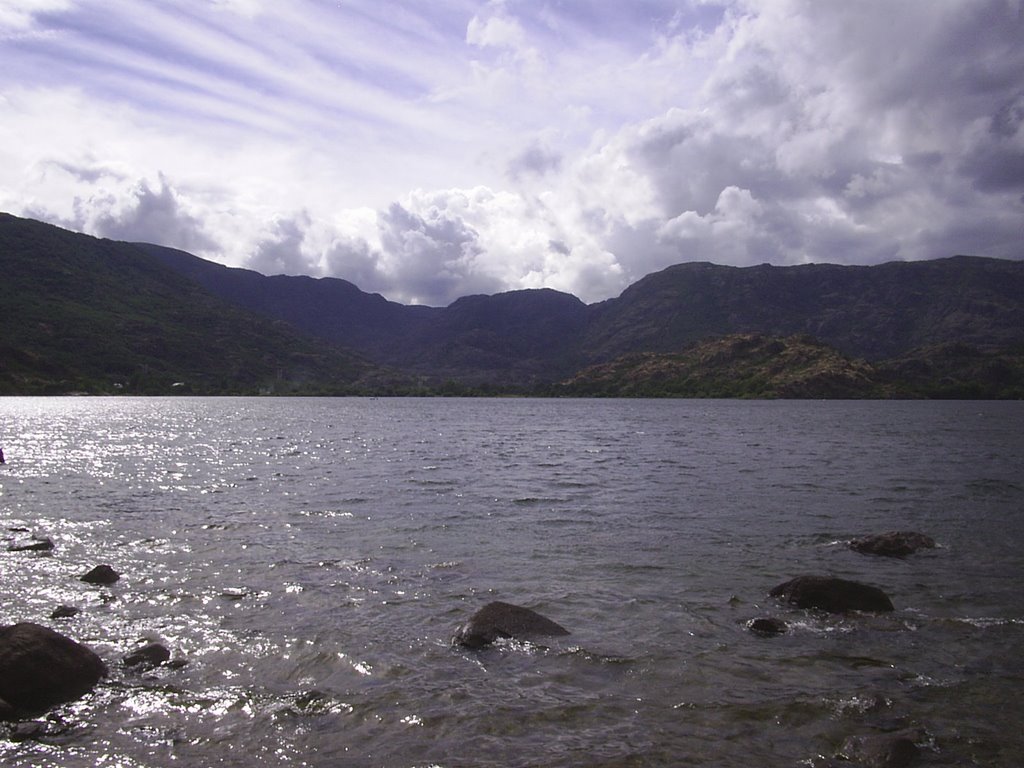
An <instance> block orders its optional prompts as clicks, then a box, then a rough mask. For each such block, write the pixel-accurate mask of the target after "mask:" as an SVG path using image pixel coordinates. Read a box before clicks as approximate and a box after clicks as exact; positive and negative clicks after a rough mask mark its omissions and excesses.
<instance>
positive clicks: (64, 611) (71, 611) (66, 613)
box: [50, 605, 79, 619]
mask: <svg viewBox="0 0 1024 768" xmlns="http://www.w3.org/2000/svg"><path fill="white" fill-rule="evenodd" d="M78 613H79V610H78V608H75V606H73V605H58V606H57V607H56V608H54V609H53V613H51V614H50V618H51V619H70V618H71V617H72V616H77V615H78Z"/></svg>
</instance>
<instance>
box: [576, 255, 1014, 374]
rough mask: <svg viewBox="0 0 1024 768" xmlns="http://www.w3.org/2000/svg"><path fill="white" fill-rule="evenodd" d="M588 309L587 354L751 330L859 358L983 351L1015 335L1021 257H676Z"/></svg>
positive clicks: (675, 345)
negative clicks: (735, 263) (862, 261)
mask: <svg viewBox="0 0 1024 768" xmlns="http://www.w3.org/2000/svg"><path fill="white" fill-rule="evenodd" d="M592 309H593V316H592V317H591V322H590V324H589V326H588V329H587V333H586V337H585V340H584V342H583V350H584V354H585V356H586V357H587V358H588V359H590V360H594V361H607V360H611V359H614V358H616V357H618V356H619V355H623V354H627V353H631V352H636V351H641V350H643V351H653V352H675V351H679V350H681V349H683V348H685V347H686V346H688V345H689V344H692V343H693V342H695V341H698V340H700V339H704V338H707V337H709V336H723V335H727V334H734V333H751V332H758V333H764V334H768V335H772V336H792V335H795V334H807V335H810V336H813V337H815V338H817V339H819V340H821V341H824V342H826V343H827V344H829V345H831V346H833V347H835V348H836V349H838V350H839V351H841V352H843V353H844V354H848V355H853V356H857V357H864V358H867V359H869V360H879V359H883V358H887V357H893V356H897V355H900V354H904V353H906V352H908V351H910V350H912V349H915V348H917V347H922V346H926V345H932V344H941V343H948V342H953V341H956V342H962V343H967V344H972V345H974V346H978V347H980V348H983V349H991V348H999V347H1005V346H1008V345H1011V344H1014V343H1019V342H1020V341H1021V340H1024V263H1022V262H1016V261H1003V260H997V259H984V258H976V257H967V256H957V257H954V258H949V259H940V260H936V261H920V262H892V263H889V264H881V265H878V266H873V267H844V266H835V265H828V264H808V265H804V266H796V267H771V266H768V265H763V266H759V267H748V268H736V267H721V266H715V265H712V264H704V263H701V264H696V263H694V264H679V265H676V266H672V267H669V268H668V269H665V270H663V271H661V272H658V273H655V274H652V275H648V276H647V277H645V278H643V279H642V280H640V281H638V282H637V283H635V284H634V285H632V286H630V287H629V288H628V289H626V291H624V292H623V293H622V295H621V296H620V297H619V298H617V299H612V300H610V301H606V302H602V303H601V304H598V305H594V307H593V308H592Z"/></svg>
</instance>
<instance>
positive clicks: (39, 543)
mask: <svg viewBox="0 0 1024 768" xmlns="http://www.w3.org/2000/svg"><path fill="white" fill-rule="evenodd" d="M52 549H53V540H52V539H49V538H45V537H44V538H38V537H35V536H33V537H32V540H31V541H27V542H22V543H20V544H11V545H10V546H9V547H7V551H8V552H49V551H50V550H52Z"/></svg>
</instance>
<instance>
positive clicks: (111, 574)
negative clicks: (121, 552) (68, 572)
mask: <svg viewBox="0 0 1024 768" xmlns="http://www.w3.org/2000/svg"><path fill="white" fill-rule="evenodd" d="M120 578H121V574H119V573H118V572H117V571H115V570H114V569H113V568H111V567H110V566H109V565H97V566H96V567H95V568H93V569H92V570H91V571H89V572H88V573H87V574H85V575H84V576H82V577H81V581H84V582H86V583H87V584H113V583H114V582H115V581H117V580H118V579H120Z"/></svg>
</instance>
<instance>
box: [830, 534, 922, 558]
mask: <svg viewBox="0 0 1024 768" xmlns="http://www.w3.org/2000/svg"><path fill="white" fill-rule="evenodd" d="M934 548H935V539H933V538H931V537H930V536H925V535H924V534H923V533H918V532H917V531H889V532H888V533H878V534H875V535H873V536H864V537H862V538H859V539H854V540H853V541H851V542H850V549H852V550H853V551H854V552H860V553H862V554H865V555H884V556H886V557H905V556H906V555H912V554H914V553H915V552H917V551H918V550H919V549H934Z"/></svg>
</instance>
